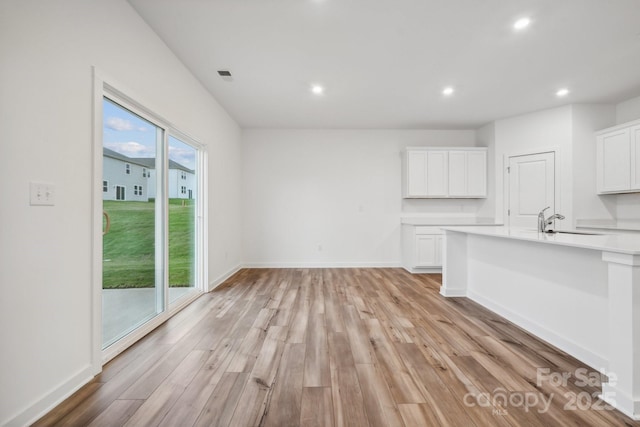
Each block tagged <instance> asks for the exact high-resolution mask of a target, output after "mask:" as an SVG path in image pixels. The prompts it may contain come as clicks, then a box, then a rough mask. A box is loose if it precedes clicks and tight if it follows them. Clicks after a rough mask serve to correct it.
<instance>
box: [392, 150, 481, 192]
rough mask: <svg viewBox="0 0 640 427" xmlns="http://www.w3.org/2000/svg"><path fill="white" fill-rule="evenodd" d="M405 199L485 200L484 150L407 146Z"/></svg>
mask: <svg viewBox="0 0 640 427" xmlns="http://www.w3.org/2000/svg"><path fill="white" fill-rule="evenodd" d="M404 160H405V161H404V165H405V171H404V174H405V186H404V188H405V191H404V197H405V198H483V197H487V149H486V148H475V147H474V148H456V149H448V148H447V149H445V148H423V147H409V148H407V150H406V153H405V159H404Z"/></svg>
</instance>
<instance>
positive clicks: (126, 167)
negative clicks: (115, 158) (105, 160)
mask: <svg viewBox="0 0 640 427" xmlns="http://www.w3.org/2000/svg"><path fill="white" fill-rule="evenodd" d="M124 171H125V173H126V174H127V175H129V174H130V173H131V165H130V164H129V163H125V164H124Z"/></svg>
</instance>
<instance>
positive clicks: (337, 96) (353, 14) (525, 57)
mask: <svg viewBox="0 0 640 427" xmlns="http://www.w3.org/2000/svg"><path fill="white" fill-rule="evenodd" d="M129 2H130V3H131V4H132V5H133V7H134V8H135V9H136V10H137V11H138V13H139V14H140V15H141V16H142V17H143V19H144V20H145V21H146V22H147V23H148V24H149V25H150V26H151V27H152V28H153V29H154V30H155V31H156V32H157V33H158V35H159V36H160V37H161V38H162V39H163V40H164V41H165V42H166V44H167V45H168V46H169V47H170V48H171V49H172V50H173V51H174V52H175V54H176V55H177V56H178V57H179V58H180V59H181V60H182V62H184V64H185V65H186V66H187V68H189V70H191V72H192V73H193V74H194V75H195V76H196V77H197V78H198V79H199V80H200V81H201V82H202V84H203V85H204V87H206V88H207V89H208V90H209V91H210V92H211V94H212V95H213V96H214V97H215V98H216V99H217V100H218V102H220V104H222V106H223V107H224V108H225V109H226V110H227V111H228V112H229V113H230V114H231V116H233V117H234V118H235V119H236V120H237V121H238V123H239V124H240V125H241V126H242V127H244V128H353V129H364V128H369V129H381V128H386V129H406V128H412V129H415V128H427V129H433V128H444V129H452V128H475V127H479V126H481V125H483V124H485V123H487V122H490V121H492V120H495V119H499V118H503V117H508V116H513V115H517V114H521V113H526V112H530V111H535V110H540V109H545V108H550V107H554V106H559V105H563V104H568V103H616V102H620V101H622V100H626V99H629V98H632V97H634V96H638V95H640V0H129ZM522 16H529V17H531V19H532V24H531V26H530V27H529V28H527V29H526V30H524V31H521V32H515V31H514V30H513V29H512V24H513V22H514V21H515V20H516V19H517V18H519V17H522ZM221 69H225V70H229V71H231V72H232V73H233V81H231V82H228V81H224V80H223V79H222V78H221V77H219V76H218V74H217V70H221ZM312 83H320V84H322V85H324V86H325V87H326V92H325V93H324V94H323V95H321V96H317V95H313V94H311V92H310V91H309V88H310V85H311V84H312ZM446 85H453V86H455V88H456V92H455V94H454V95H453V96H451V97H444V96H443V95H442V94H441V91H442V89H443V87H444V86H446ZM561 87H567V88H569V90H570V91H571V93H570V94H569V96H567V97H566V98H562V99H558V98H557V97H556V96H555V92H556V90H558V89H559V88H561Z"/></svg>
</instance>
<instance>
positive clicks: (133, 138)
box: [102, 99, 196, 170]
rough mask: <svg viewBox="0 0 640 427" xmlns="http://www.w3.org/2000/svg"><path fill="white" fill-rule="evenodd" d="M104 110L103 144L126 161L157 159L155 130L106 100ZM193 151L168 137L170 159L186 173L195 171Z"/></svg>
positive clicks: (148, 123) (194, 154)
mask: <svg viewBox="0 0 640 427" xmlns="http://www.w3.org/2000/svg"><path fill="white" fill-rule="evenodd" d="M102 108H103V110H102V111H103V126H104V129H103V144H104V146H105V147H106V148H109V149H111V150H113V151H116V152H118V153H120V154H123V155H125V156H127V157H156V131H157V129H158V128H157V127H156V126H155V125H154V124H153V123H151V122H148V121H147V120H145V119H143V118H141V117H139V116H136V115H135V114H133V113H131V112H129V111H128V110H125V109H124V108H122V107H120V106H119V105H116V104H114V103H112V102H111V101H109V100H107V99H105V100H104V101H103V104H102ZM195 157H196V150H195V149H194V148H192V147H191V146H189V145H187V144H185V143H183V142H181V141H180V140H178V139H176V138H174V137H173V136H169V159H171V160H173V161H174V162H178V163H180V164H181V165H182V166H185V167H187V168H189V169H194V170H195V168H196V165H195V160H196V159H195Z"/></svg>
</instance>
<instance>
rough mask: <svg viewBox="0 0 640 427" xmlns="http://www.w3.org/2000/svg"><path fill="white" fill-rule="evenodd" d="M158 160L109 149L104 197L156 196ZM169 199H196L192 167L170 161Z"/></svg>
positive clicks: (142, 199)
mask: <svg viewBox="0 0 640 427" xmlns="http://www.w3.org/2000/svg"><path fill="white" fill-rule="evenodd" d="M155 163H156V159H155V158H132V157H127V156H125V155H124V154H120V153H118V152H116V151H113V150H110V149H108V148H103V155H102V164H103V172H102V176H103V178H102V200H127V201H137V202H148V201H149V199H154V198H155V197H156V169H155V167H156V165H155ZM168 183H169V195H168V196H169V198H170V199H193V198H194V197H195V190H196V175H195V171H194V170H193V169H189V168H187V167H185V166H182V165H181V164H180V163H178V162H175V161H173V160H169V176H168Z"/></svg>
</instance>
